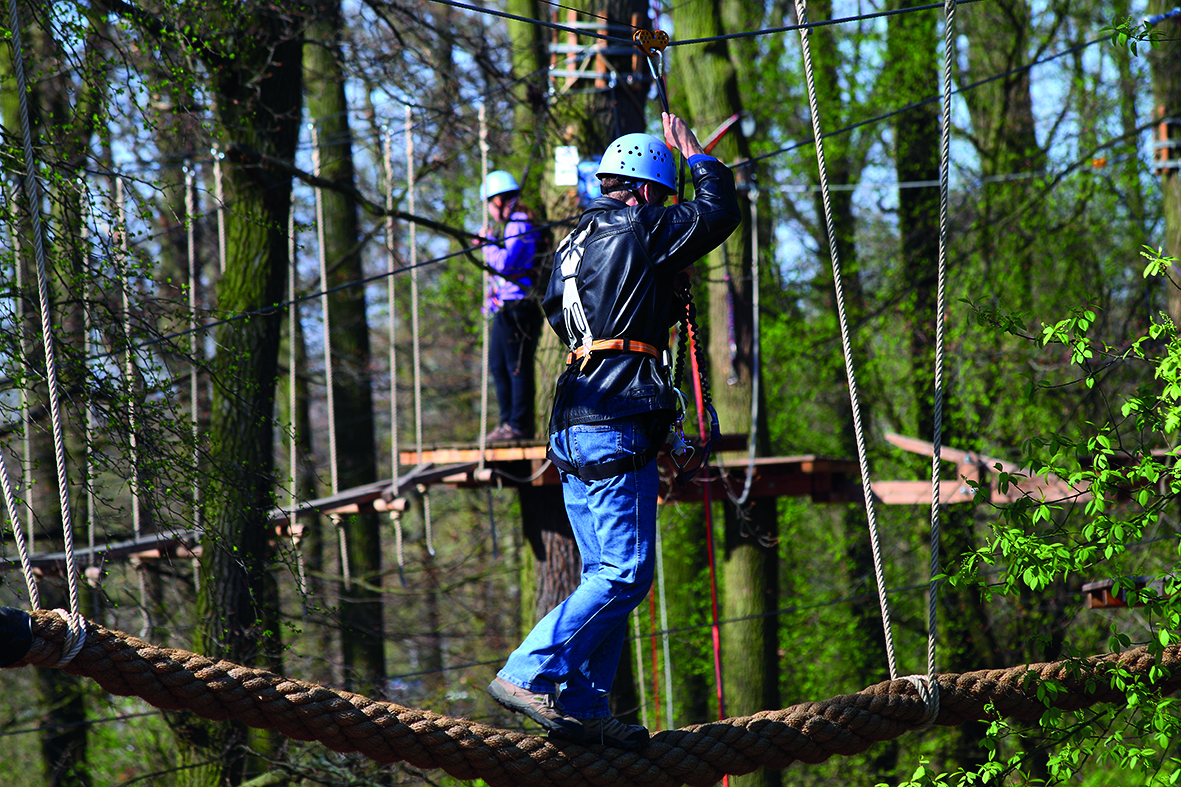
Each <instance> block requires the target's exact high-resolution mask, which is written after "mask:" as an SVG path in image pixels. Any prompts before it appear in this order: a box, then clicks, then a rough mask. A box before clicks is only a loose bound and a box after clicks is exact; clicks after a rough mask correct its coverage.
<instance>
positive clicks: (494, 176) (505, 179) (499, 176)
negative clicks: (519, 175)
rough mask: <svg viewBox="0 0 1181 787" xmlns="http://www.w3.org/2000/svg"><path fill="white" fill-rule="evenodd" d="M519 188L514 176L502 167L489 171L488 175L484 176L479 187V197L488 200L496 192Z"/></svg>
mask: <svg viewBox="0 0 1181 787" xmlns="http://www.w3.org/2000/svg"><path fill="white" fill-rule="evenodd" d="M520 190H521V187H520V186H518V185H517V179H516V178H514V177H513V176H512V175H510V174H509V173H507V172H505V171H504V170H503V169H498V170H494V171H492V172H489V173H488V177H486V178H484V185H483V186H481V187H480V199H484V200H488V199H492V198H493V197H495V196H496V195H498V194H506V193H508V192H510V191H520Z"/></svg>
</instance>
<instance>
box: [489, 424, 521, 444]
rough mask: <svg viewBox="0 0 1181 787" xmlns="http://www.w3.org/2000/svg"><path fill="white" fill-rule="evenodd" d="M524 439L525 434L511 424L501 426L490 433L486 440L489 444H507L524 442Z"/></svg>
mask: <svg viewBox="0 0 1181 787" xmlns="http://www.w3.org/2000/svg"><path fill="white" fill-rule="evenodd" d="M524 438H525V433H524V432H522V431H520V430H519V429H517V428H516V427H513V426H510V425H509V424H501V425H500V426H498V427H496V428H495V429H493V430H492V431H491V432H489V433H488V436H487V437H486V438H484V439H485V440H486V441H487V442H489V443H507V442H510V441H512V440H523V439H524Z"/></svg>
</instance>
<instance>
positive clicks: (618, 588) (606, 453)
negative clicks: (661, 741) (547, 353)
mask: <svg viewBox="0 0 1181 787" xmlns="http://www.w3.org/2000/svg"><path fill="white" fill-rule="evenodd" d="M649 439H650V438H649V436H648V432H647V429H646V427H645V426H644V423H643V422H642V421H636V420H631V419H626V420H619V421H611V422H609V423H600V424H585V425H578V426H572V427H570V428H569V429H568V430H564V431H560V432H556V433H554V434H552V435H550V445H551V447H552V448H553V450H554V453H555V454H557V455H558V457H559V458H561V459H563V460H564V461H566V462H569V463H570V464H572V465H574V466H575V467H583V466H585V465H590V464H596V463H598V462H603V461H607V460H610V459H617V458H619V457H622V456H626V455H629V454H638V453H640V452H641V451H643V450H644V449H645V448H647V447H648V444H649ZM658 487H659V475H658V470H657V466H656V462H655V461H651V462H649V463H648V464H647V466H645V467H644V468H643V469H641V470H637V471H632V472H628V473H624V474H622V475H617V476H614V477H612V478H606V479H603V480H601V481H591V482H589V483H586V482H583V481H582V480H580V479H578V478H576V477H574V476H570V475H566V474H563V477H562V496H563V498H564V499H565V502H566V513H567V514H568V515H569V517H570V525H571V527H572V528H573V530H574V540H575V541H576V542H577V543H578V551H579V552H580V553H581V555H582V578H581V581H580V582H579V585H578V587H577V588H576V589H575V590H574V592H573V593H571V594H570V596H569V597H568V598H567V599H566V600H565V601H563V602H562V603H561V604H559V605H558V606H556V607H554V608H553V609H552V610H550V612H549V614H547V615H546V616H545V617H544V618H542V619H541V621H540V622H539V623H538V624H537V625H536V626H534V628H533V630H532V631H530V632H529V636H527V637H525V641H524V642H522V643H521V646H520V647H519V648H517V649H516V650H515V651H513V653H512V655H511V656H509V659H508V663H507V664H505V665H504V668H503V669H501V670H500V672H499V673H498V674H499V675H500V677H502V678H504V679H505V680H507V681H508V682H510V683H513V684H516V685H517V686H521V687H523V688H526V689H528V690H530V691H537V692H543V693H547V694H553V693H557V694H558V697H559V703H560V705H561V708H562V710H563V712H565V713H566V714H567V715H568V716H572V717H574V718H578V719H595V718H605V717H607V716H610V715H611V712H610V710H609V709H608V707H607V693H608V692H609V691H610V690H611V683H612V681H614V680H615V669H616V668H617V667H618V666H619V656H620V653H621V652H622V650H623V641H624V638H625V636H626V631H627V628H626V624H627V616H628V614H629V613H630V612H631V611H632V610H633V609H635V608H636V607H637V606H638V605H639V603H640V602H641V601H643V599H644V596H646V595H647V594H648V589H649V588H650V587H651V586H652V575H653V569H654V566H655V562H656V553H655V551H654V550H655V544H656V495H657V490H658Z"/></svg>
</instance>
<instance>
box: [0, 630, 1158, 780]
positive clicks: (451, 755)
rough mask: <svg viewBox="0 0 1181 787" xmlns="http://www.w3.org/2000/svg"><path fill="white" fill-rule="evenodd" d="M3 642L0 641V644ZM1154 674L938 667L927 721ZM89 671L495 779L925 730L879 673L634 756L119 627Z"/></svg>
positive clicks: (917, 702)
mask: <svg viewBox="0 0 1181 787" xmlns="http://www.w3.org/2000/svg"><path fill="white" fill-rule="evenodd" d="M30 614H31V620H32V627H31V628H32V646H31V648H30V649H29V651H28V653H27V654H26V655H25V656H24V658H23V659H22V660H21V661H18V662H15V664H14V665H13V666H25V665H31V666H47V665H50V664H53V663H56V662H57V661H58V660H59V659H60V657H61V652H62V649H63V646H64V644H65V642H66V638H67V631H66V629H67V625H66V622H65V621H63V620H62V619H61V618H60V617H58V615H57V614H56V613H54V612H45V611H42V612H33V613H30ZM3 644H4V643H0V645H3ZM1153 666H1159V667H1164V669H1163V670H1157V671H1156V672H1155V673H1154V674H1157V675H1165V676H1169V675H1171V676H1173V677H1164V678H1162V679H1160V680H1158V681H1156V682H1155V684H1154V688H1156V689H1157V690H1159V691H1161V692H1163V693H1167V692H1171V691H1174V690H1176V689H1177V688H1181V646H1174V647H1171V648H1167V649H1165V650H1164V652H1163V654H1162V655H1161V658H1160V659H1159V661H1158V660H1156V659H1154V658H1153V656H1152V655H1151V654H1149V653H1148V652H1147V651H1146V650H1145V649H1143V648H1140V649H1137V650H1132V651H1128V652H1127V653H1123V654H1120V655H1118V656H1103V657H1098V656H1097V657H1092V658H1089V659H1080V660H1075V661H1063V662H1056V663H1050V664H1031V665H1027V666H1020V667H1013V668H1011V669H1002V670H982V671H979V672H971V673H965V674H962V675H950V674H949V675H940V676H939V677H938V683H939V690H940V693H941V694H942V697H943V701H942V703H941V709H940V712H939V718H938V719H937V720H936V723H937V724H940V725H945V726H954V725H958V724H962V723H963V722H965V721H968V720H972V719H986V718H990V716H989V714H988V713H986V711H985V707H986V706H987V705H988V704H989V703H992V704H993V705H994V706H995V709H996V715H998V716H1011V717H1015V718H1019V719H1023V720H1034V719H1037V718H1038V717H1039V716H1041V714H1042V713H1043V712H1044V711H1045V709H1046V707H1047V706H1046V704H1044V703H1043V702H1042V701H1040V700H1038V697H1037V691H1038V686H1039V685H1040V683H1041V682H1042V681H1045V680H1049V679H1053V680H1055V681H1057V682H1058V684H1059V685H1060V687H1061V689H1062V690H1061V691H1058V692H1052V694H1053V695H1054V697H1053V699H1052V700H1050V702H1051V703H1052V706H1053V707H1056V708H1061V709H1064V710H1076V709H1079V708H1082V707H1086V706H1090V705H1094V704H1097V703H1099V702H1118V701H1123V699H1124V695H1123V693H1122V692H1120V691H1118V690H1114V689H1112V688H1111V687H1110V681H1108V680H1107V679H1106V678H1105V675H1106V673H1108V672H1110V671H1111V670H1112V669H1114V668H1116V667H1119V668H1121V669H1122V670H1125V671H1126V672H1128V673H1130V674H1131V675H1133V676H1136V677H1140V678H1142V679H1144V680H1147V679H1148V677H1149V674H1150V673H1149V670H1150V668H1152V667H1153ZM66 670H67V671H68V672H70V673H71V674H74V675H79V676H82V677H88V678H92V679H93V680H95V681H96V682H98V684H99V685H100V686H101V687H102V688H103V689H104V690H106V691H108V692H111V693H113V694H119V695H135V696H138V697H141V698H143V699H144V700H146V701H148V702H150V703H151V704H153V705H155V706H156V707H158V708H162V709H165V710H187V711H190V712H192V713H195V714H197V715H199V716H202V717H204V718H207V719H213V720H219V721H220V720H226V719H235V720H237V721H239V722H242V723H244V724H247V725H250V726H252V727H260V728H268V729H271V728H273V729H277V730H278V731H279V732H281V733H283V734H284V735H286V736H287V737H290V738H294V739H297V740H317V741H319V742H321V743H323V744H324V745H325V746H327V747H328V748H330V749H332V750H333V751H338V752H354V751H355V752H360V753H362V754H364V755H365V756H367V757H370V758H372V759H374V760H376V761H378V762H384V763H390V762H396V761H399V760H404V761H406V762H408V763H410V764H411V765H414V766H416V767H420V768H442V769H443V770H445V771H447V772H448V773H450V774H452V775H454V776H456V777H458V778H461V779H475V778H481V779H484V780H485V781H486V782H487V783H489V784H491V785H495V786H497V787H499V785H505V786H506V787H507V786H508V785H516V784H529V785H530V787H546V786H547V785H552V786H553V787H583V785H603V786H604V787H605V786H606V785H615V784H619V783H622V782H625V781H626V782H627V783H628V784H630V785H633V787H674V786H675V785H679V784H691V785H702V787H704V785H710V784H713V783H715V782H717V781H718V780H719V779H720V778H721V777H722V775H723V774H727V773H729V774H735V775H739V774H744V773H750V772H751V771H753V770H755V769H756V768H757V767H759V766H767V767H772V768H783V767H786V766H787V765H789V764H790V763H792V762H793V761H795V760H800V761H802V762H808V763H816V762H822V761H824V760H826V759H828V758H829V757H831V756H833V755H836V754H840V755H850V754H856V753H858V752H861V751H864V750H865V749H867V748H868V747H869V746H871V745H872V744H873V743H875V742H878V741H884V740H889V739H892V738H896V737H899V736H900V735H902V734H904V733H906V732H908V731H910V730H913V729H916V728H918V727H920V726H921V720H922V718H923V716H924V715H925V713H926V706H925V704H924V702H923V700H922V699H921V698H920V697H919V695H918V692H917V690H916V689H915V687H914V686H913V685H912V684H911V683H909V682H908V681H905V680H896V681H886V682H883V683H879V684H877V685H875V686H871V687H869V688H867V689H865V690H864V691H862V692H859V693H857V694H850V695H845V696H840V697H834V698H832V699H829V700H825V701H823V702H806V703H801V704H799V705H793V706H792V707H790V708H785V709H783V710H773V711H763V712H761V713H756V714H754V715H753V716H744V717H738V718H731V719H724V720H722V721H718V722H713V723H710V724H699V725H695V726H692V727H686V728H684V729H680V730H670V731H666V732H659V733H656V734H655V735H654V736H653V738H652V741H651V743H649V745H648V747H647V748H646V749H645V750H644V751H642V752H625V751H622V750H619V749H613V748H608V747H604V746H593V747H589V748H588V747H583V746H579V745H576V744H571V743H561V742H553V741H548V740H545V739H543V738H539V737H535V736H531V735H526V734H524V733H520V732H510V731H507V730H502V729H497V728H495V727H490V726H488V725H484V724H478V723H475V722H471V721H468V720H465V719H455V718H450V717H447V716H442V715H439V714H436V713H431V712H429V711H424V710H416V709H413V708H405V707H402V706H399V705H395V704H393V703H388V702H375V701H373V700H370V699H368V698H366V697H363V696H361V695H359V694H352V693H349V692H345V691H336V690H333V689H327V688H323V687H320V686H315V685H313V684H309V683H304V682H302V681H297V680H290V679H287V678H283V677H281V676H279V675H275V674H273V673H269V672H266V671H264V670H258V669H252V668H248V667H242V666H239V665H236V664H233V663H231V662H228V661H216V660H214V659H210V658H207V657H205V656H200V655H197V654H194V653H188V652H186V651H183V650H174V649H171V648H158V647H155V646H154V645H151V644H150V643H147V642H144V641H142V640H138V639H136V638H134V637H131V636H128V635H126V634H123V633H121V632H118V631H113V630H110V629H107V628H104V627H102V626H99V625H97V624H95V623H89V622H88V623H87V637H86V642H85V645H84V647H83V648H82V650H81V651H80V652H79V653H78V655H77V657H75V659H74V660H73V661H72V662H71V663H70V664H69V666H68V667H66Z"/></svg>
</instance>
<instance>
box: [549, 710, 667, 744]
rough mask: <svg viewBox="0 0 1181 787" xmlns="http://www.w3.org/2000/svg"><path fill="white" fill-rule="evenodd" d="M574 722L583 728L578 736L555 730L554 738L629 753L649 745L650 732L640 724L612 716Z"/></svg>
mask: <svg viewBox="0 0 1181 787" xmlns="http://www.w3.org/2000/svg"><path fill="white" fill-rule="evenodd" d="M573 721H577V722H579V723H580V726H581V729H580V730H579V731H578V733H577V734H576V735H567V734H566V733H565V731H558V730H554V731H553V734H554V736H555V737H558V738H562V739H563V740H568V741H574V742H575V743H581V744H582V745H583V746H589V745H591V744H592V743H601V744H603V745H604V746H614V747H615V748H617V749H627V750H628V751H639V750H641V749H643V748H644V747H645V746H647V745H648V730H647V729H646V728H644V727H641V726H639V725H638V724H624V723H623V722H621V721H620V720H619V719H616V718H614V717H612V716H608V717H607V718H605V719H574V720H573Z"/></svg>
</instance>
